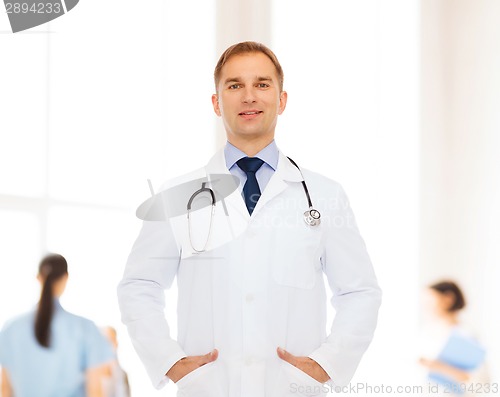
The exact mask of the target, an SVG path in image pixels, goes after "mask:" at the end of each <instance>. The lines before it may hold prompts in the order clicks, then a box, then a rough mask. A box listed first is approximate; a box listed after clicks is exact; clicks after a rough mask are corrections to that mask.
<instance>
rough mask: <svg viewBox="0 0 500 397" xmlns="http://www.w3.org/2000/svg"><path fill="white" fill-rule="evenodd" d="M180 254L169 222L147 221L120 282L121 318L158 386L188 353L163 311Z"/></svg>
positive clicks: (166, 379) (166, 380)
mask: <svg viewBox="0 0 500 397" xmlns="http://www.w3.org/2000/svg"><path fill="white" fill-rule="evenodd" d="M179 258H180V254H179V248H178V246H177V243H176V240H175V238H174V235H173V232H172V228H171V226H170V222H168V221H165V222H151V221H145V222H144V223H143V226H142V229H141V232H140V234H139V237H138V238H137V240H136V241H135V244H134V246H133V247H132V251H131V252H130V255H129V257H128V260H127V265H126V268H125V272H124V275H123V279H122V280H121V282H120V283H119V285H118V302H119V305H120V311H121V315H122V321H123V323H124V324H125V325H126V326H127V329H128V333H129V335H130V338H131V339H132V344H133V346H134V348H135V350H136V352H137V354H138V355H139V357H140V359H141V361H142V362H143V364H144V366H145V367H146V370H147V372H148V374H149V376H150V378H151V380H152V382H153V385H154V386H155V387H156V388H157V389H160V388H161V387H163V386H164V385H165V384H166V383H167V382H168V378H167V377H166V376H165V374H166V373H167V372H168V370H169V369H170V368H171V367H172V366H173V365H174V364H175V363H176V362H177V361H178V360H180V359H181V358H183V357H186V354H185V353H184V351H183V349H182V348H181V347H180V345H179V344H178V343H177V342H176V341H175V340H174V339H172V338H171V336H170V328H169V326H168V323H167V321H166V318H165V314H164V308H165V289H167V288H169V287H170V286H171V284H172V282H173V280H174V278H175V275H176V273H177V268H178V266H179Z"/></svg>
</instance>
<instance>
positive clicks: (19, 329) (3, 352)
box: [0, 254, 130, 397]
mask: <svg viewBox="0 0 500 397" xmlns="http://www.w3.org/2000/svg"><path fill="white" fill-rule="evenodd" d="M37 278H38V280H39V282H40V284H41V295H40V300H39V302H38V305H37V307H36V309H34V310H32V311H31V312H29V313H26V314H24V315H21V316H19V317H16V318H15V319H13V320H11V321H9V322H8V323H7V324H6V325H5V326H4V328H3V329H2V331H1V333H0V366H1V367H2V382H1V396H2V397H130V388H129V387H128V380H127V375H126V374H125V372H124V371H123V370H122V369H121V367H120V365H119V363H118V359H117V354H116V352H117V350H116V349H117V338H116V331H115V330H114V329H113V328H111V327H106V328H104V329H102V330H99V329H98V328H97V326H96V325H95V324H94V323H93V322H92V321H90V320H88V319H86V318H83V317H80V316H76V315H74V314H72V313H69V312H67V311H66V310H64V308H63V307H62V306H61V304H60V302H59V298H60V297H61V295H62V294H63V293H64V291H65V288H66V283H67V281H68V265H67V262H66V259H65V258H64V257H62V256H61V255H57V254H51V255H48V256H46V257H45V258H43V259H42V261H41V263H40V265H39V269H38V276H37Z"/></svg>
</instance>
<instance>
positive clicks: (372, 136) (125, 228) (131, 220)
mask: <svg viewBox="0 0 500 397" xmlns="http://www.w3.org/2000/svg"><path fill="white" fill-rule="evenodd" d="M243 40H255V41H261V42H263V43H265V44H267V45H269V46H270V47H271V48H272V49H273V50H274V52H275V53H276V54H277V56H278V58H279V59H280V62H281V64H282V66H283V68H284V71H285V89H286V90H287V91H288V94H289V102H288V106H287V110H286V111H285V113H284V114H283V115H282V116H281V119H280V121H279V123H278V131H277V136H276V141H277V143H278V145H279V147H280V148H281V149H282V150H283V151H284V152H285V153H286V154H288V155H290V156H292V157H293V158H294V159H295V160H296V161H297V162H298V163H299V164H300V165H302V166H303V167H304V168H309V169H312V170H316V171H319V172H321V173H323V174H326V175H327V176H329V177H331V178H333V179H335V180H337V181H339V182H341V183H342V184H343V186H344V187H345V189H346V191H347V193H348V195H349V197H350V200H351V204H352V206H353V208H354V211H355V213H356V218H357V221H358V224H359V227H360V229H361V232H362V234H363V236H364V238H365V241H366V243H367V246H368V249H369V252H370V254H371V257H372V260H373V263H374V266H375V270H376V272H377V275H378V278H379V281H380V284H381V286H382V288H383V290H384V302H383V306H382V309H381V314H380V323H379V327H378V329H377V333H376V337H375V340H374V342H373V344H372V346H371V347H370V349H369V351H368V353H367V354H366V356H365V358H364V360H363V362H362V364H361V366H360V369H359V371H358V373H357V374H356V377H355V380H354V381H359V382H371V383H372V384H382V383H385V384H392V385H411V384H412V382H414V375H415V373H414V371H415V368H416V360H417V359H418V352H417V351H416V349H415V340H416V338H417V333H418V329H419V322H420V316H419V305H420V295H421V291H422V290H423V288H424V287H425V286H426V285H428V284H429V283H431V282H433V281H436V280H438V279H440V278H443V277H445V278H453V279H455V280H457V281H458V282H459V283H460V285H461V286H462V287H463V288H464V291H465V293H466V296H467V299H468V302H469V307H468V310H467V312H466V317H467V321H468V322H469V323H470V324H473V325H474V328H475V329H476V330H477V332H478V335H479V336H480V338H481V340H482V342H483V343H484V345H485V346H486V347H487V350H488V362H489V365H490V372H491V377H492V379H493V380H496V381H498V380H499V379H500V341H499V339H498V337H497V335H499V334H500V321H499V320H500V319H499V317H500V316H499V314H498V308H499V306H500V305H499V304H500V288H498V286H497V284H498V283H500V248H499V247H500V244H498V241H500V227H499V226H498V225H499V224H500V209H499V208H500V207H499V206H498V203H499V202H500V172H499V171H500V111H499V109H500V73H499V72H498V71H499V70H500V2H498V1H497V0H422V1H418V0H406V1H401V0H353V1H337V0H312V1H308V2H305V1H297V0H272V1H270V0H267V1H266V0H254V1H253V2H242V1H234V0H195V1H191V2H181V1H155V2H153V1H144V2H132V1H129V0H120V1H118V0H109V1H106V2H91V1H85V0H82V1H81V2H80V3H79V4H78V5H77V7H75V8H74V9H73V10H72V11H70V12H69V13H68V14H67V15H64V16H62V17H60V18H58V19H56V20H54V21H52V22H50V23H48V24H46V25H41V26H39V27H35V28H33V29H31V30H28V31H25V32H20V33H16V34H12V33H11V31H10V26H9V23H8V19H7V15H6V14H0V54H1V55H0V326H1V325H2V324H3V323H4V322H5V320H7V319H8V318H10V317H12V316H14V315H16V314H19V313H20V312H23V311H26V310H28V309H30V308H31V307H33V306H34V305H35V303H36V301H37V299H38V294H39V290H38V285H37V283H36V280H35V276H36V270H37V265H38V261H39V260H40V258H41V256H42V255H43V254H45V253H46V252H47V251H51V252H58V253H61V254H62V255H64V256H65V257H66V258H67V259H68V263H69V271H70V282H69V284H68V289H67V292H66V293H65V295H64V297H63V300H62V303H63V305H64V306H65V308H66V309H67V310H69V311H72V312H74V313H77V314H80V315H83V316H86V317H89V318H91V319H93V320H94V321H95V322H96V323H97V324H98V325H102V326H104V325H112V326H114V327H115V328H117V330H118V335H119V342H120V347H119V354H120V361H121V363H122V366H123V367H124V368H125V370H126V371H127V372H128V374H129V378H130V383H131V386H132V391H133V395H134V396H140V397H149V396H159V395H164V396H174V395H175V390H176V388H175V386H174V385H172V384H169V385H168V386H167V387H166V388H165V389H163V390H162V391H156V390H155V389H153V387H152V386H151V384H150V382H149V379H148V378H147V376H146V373H145V370H144V369H143V367H142V365H141V364H140V362H139V360H138V358H137V356H136V355H135V353H134V351H133V349H132V346H131V343H130V341H129V339H128V336H127V334H126V330H125V328H124V327H123V326H122V325H121V323H120V317H119V312H118V305H117V299H116V285H117V283H118V281H119V280H120V277H121V274H122V271H123V268H124V264H125V261H126V258H127V255H128V252H129V250H130V248H131V245H132V243H133V241H134V239H135V236H136V234H137V233H138V230H139V227H140V221H139V220H138V219H137V218H135V208H136V207H137V206H138V205H139V204H140V203H141V202H142V201H143V200H144V199H146V198H147V197H148V195H149V188H148V185H147V182H146V180H147V179H148V178H149V179H151V180H152V182H153V185H154V186H155V187H159V185H160V184H161V182H162V181H163V180H164V179H166V178H168V177H172V176H175V175H178V174H181V173H183V172H185V171H189V170H191V169H194V168H197V167H199V166H202V165H204V164H205V163H206V161H207V160H208V159H209V158H210V157H211V156H212V154H213V152H214V151H215V149H216V148H217V147H219V146H221V145H223V143H224V141H225V140H224V134H223V129H222V125H221V123H220V121H219V120H217V119H216V116H215V115H214V114H213V111H212V106H211V102H210V96H211V94H212V93H213V91H214V88H213V80H212V74H213V68H214V66H215V63H216V61H217V59H218V56H219V55H220V54H221V53H222V51H223V50H224V49H225V48H226V47H227V46H229V45H231V44H233V43H235V42H238V41H243ZM168 297H169V305H168V307H167V316H168V318H169V319H170V320H171V321H172V322H173V323H175V290H172V291H169V292H168Z"/></svg>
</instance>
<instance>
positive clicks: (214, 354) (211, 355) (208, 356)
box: [202, 349, 219, 364]
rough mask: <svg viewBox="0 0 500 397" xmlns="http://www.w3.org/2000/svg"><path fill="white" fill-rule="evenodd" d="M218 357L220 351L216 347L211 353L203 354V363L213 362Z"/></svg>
mask: <svg viewBox="0 0 500 397" xmlns="http://www.w3.org/2000/svg"><path fill="white" fill-rule="evenodd" d="M217 357H219V351H218V350H217V349H214V350H212V351H211V352H210V353H208V354H205V355H204V356H202V363H203V364H207V363H211V362H212V361H215V360H217Z"/></svg>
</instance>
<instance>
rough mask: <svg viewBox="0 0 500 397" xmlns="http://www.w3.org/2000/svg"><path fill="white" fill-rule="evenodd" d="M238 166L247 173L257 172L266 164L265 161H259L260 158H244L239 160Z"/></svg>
mask: <svg viewBox="0 0 500 397" xmlns="http://www.w3.org/2000/svg"><path fill="white" fill-rule="evenodd" d="M236 164H238V167H240V168H241V169H242V170H243V171H245V172H246V173H248V172H253V173H255V172H257V170H258V169H259V168H260V167H261V166H262V164H264V160H261V159H259V158H258V157H243V158H242V159H239V160H238V161H237V162H236Z"/></svg>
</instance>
